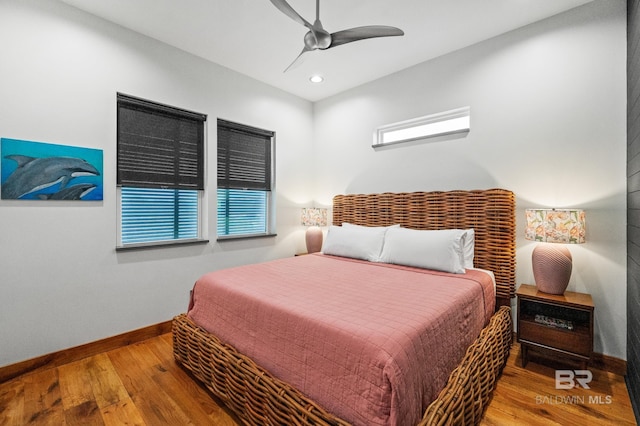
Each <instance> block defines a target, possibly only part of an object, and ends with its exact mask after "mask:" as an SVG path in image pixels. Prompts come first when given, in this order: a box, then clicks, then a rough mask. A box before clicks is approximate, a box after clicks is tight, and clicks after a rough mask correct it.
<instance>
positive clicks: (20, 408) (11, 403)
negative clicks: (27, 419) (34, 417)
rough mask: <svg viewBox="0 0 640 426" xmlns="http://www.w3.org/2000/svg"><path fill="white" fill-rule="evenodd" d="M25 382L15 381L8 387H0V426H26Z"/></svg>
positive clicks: (8, 384)
mask: <svg viewBox="0 0 640 426" xmlns="http://www.w3.org/2000/svg"><path fill="white" fill-rule="evenodd" d="M23 413H24V382H23V381H22V380H21V379H15V380H13V381H12V382H10V383H7V385H6V386H4V385H3V386H0V426H21V425H23V424H24V421H23V420H22V419H23Z"/></svg>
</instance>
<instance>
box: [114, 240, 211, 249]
mask: <svg viewBox="0 0 640 426" xmlns="http://www.w3.org/2000/svg"><path fill="white" fill-rule="evenodd" d="M208 243H209V240H200V239H189V240H171V241H157V242H153V243H134V244H126V245H124V246H117V247H116V251H128V250H144V249H153V248H162V247H176V246H184V245H194V244H208Z"/></svg>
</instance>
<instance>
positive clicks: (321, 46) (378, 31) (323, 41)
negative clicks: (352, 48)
mask: <svg viewBox="0 0 640 426" xmlns="http://www.w3.org/2000/svg"><path fill="white" fill-rule="evenodd" d="M271 3H273V5H274V6H275V7H277V8H278V9H279V10H280V11H281V12H282V13H284V14H285V15H287V16H288V17H289V18H291V19H293V20H294V21H296V22H297V23H299V24H301V25H304V26H305V27H307V28H308V29H309V31H308V32H307V33H306V34H305V36H304V47H303V48H302V52H300V54H299V55H298V56H297V57H296V59H295V60H294V61H293V62H292V63H291V65H289V66H288V67H287V68H286V69H285V70H284V72H287V71H288V70H289V69H291V68H292V67H294V66H295V65H296V64H298V63H299V61H300V58H301V57H302V55H304V54H305V53H307V52H311V51H312V50H326V49H330V48H332V47H337V46H341V45H343V44H346V43H351V42H352V41H358V40H364V39H367V38H374V37H391V36H401V35H404V31H402V30H401V29H399V28H396V27H388V26H384V25H369V26H365V27H356V28H350V29H348V30H342V31H338V32H335V33H331V34H330V33H329V32H327V31H326V30H325V29H324V28H323V27H322V23H321V22H320V0H316V20H315V22H314V23H313V25H312V24H310V23H309V21H307V20H306V19H304V18H303V17H302V16H300V15H299V14H298V12H296V11H295V10H294V9H293V8H292V7H291V6H290V5H289V3H287V2H286V1H285V0H271Z"/></svg>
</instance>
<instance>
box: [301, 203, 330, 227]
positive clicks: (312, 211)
mask: <svg viewBox="0 0 640 426" xmlns="http://www.w3.org/2000/svg"><path fill="white" fill-rule="evenodd" d="M300 218H301V222H302V224H303V225H304V226H327V209H319V208H315V207H313V208H311V207H307V208H303V209H302V215H301V216H300Z"/></svg>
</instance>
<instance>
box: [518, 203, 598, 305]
mask: <svg viewBox="0 0 640 426" xmlns="http://www.w3.org/2000/svg"><path fill="white" fill-rule="evenodd" d="M526 216H527V227H526V229H525V238H526V239H527V240H532V241H538V242H541V243H545V244H538V245H537V246H536V247H535V248H534V250H533V255H532V258H531V260H532V266H533V277H534V279H535V282H536V287H538V290H540V291H542V292H544V293H551V294H563V293H564V291H565V290H566V288H567V286H568V285H569V278H571V270H572V268H573V260H572V258H571V252H570V251H569V249H568V248H567V247H565V246H564V244H582V243H584V242H585V240H586V238H585V234H586V220H585V213H584V210H579V209H527V210H526ZM546 243H559V244H546Z"/></svg>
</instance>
